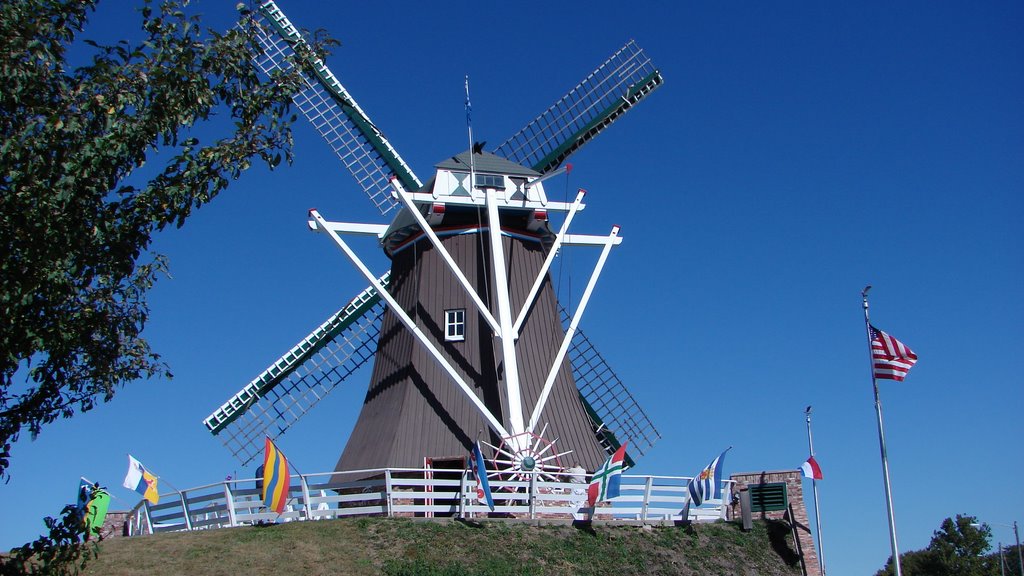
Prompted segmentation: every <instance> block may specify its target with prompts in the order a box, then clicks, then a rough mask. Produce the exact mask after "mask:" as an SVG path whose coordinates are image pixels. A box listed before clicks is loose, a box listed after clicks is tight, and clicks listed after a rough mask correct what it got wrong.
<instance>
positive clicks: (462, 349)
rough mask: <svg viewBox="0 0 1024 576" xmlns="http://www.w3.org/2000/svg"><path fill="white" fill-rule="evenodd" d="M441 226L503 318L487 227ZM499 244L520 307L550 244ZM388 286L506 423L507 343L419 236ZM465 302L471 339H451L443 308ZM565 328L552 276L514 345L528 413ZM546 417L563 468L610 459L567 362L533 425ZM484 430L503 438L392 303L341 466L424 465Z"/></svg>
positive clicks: (460, 448) (399, 255) (401, 254)
mask: <svg viewBox="0 0 1024 576" xmlns="http://www.w3.org/2000/svg"><path fill="white" fill-rule="evenodd" d="M437 231H438V233H439V235H442V234H447V235H446V236H442V243H443V245H444V247H445V249H446V250H448V251H449V253H450V254H451V255H452V257H453V259H454V260H455V261H456V262H457V263H458V265H459V267H460V268H461V269H462V271H463V273H464V274H465V276H466V277H467V278H468V279H469V281H470V282H471V283H473V284H474V285H475V288H476V290H477V293H478V294H479V295H480V297H481V299H483V300H484V301H485V302H490V304H489V305H490V306H491V310H492V314H494V315H495V316H497V311H496V307H495V306H494V304H493V289H492V288H493V287H491V286H490V284H491V283H492V282H493V276H492V274H491V272H490V254H489V251H488V242H489V239H488V238H487V234H488V232H487V231H486V230H484V231H483V232H477V231H473V230H465V229H463V230H461V231H451V230H448V231H445V230H443V229H439V230H437ZM503 246H504V249H505V259H506V264H507V266H508V275H509V292H510V298H511V301H512V305H513V311H514V312H516V313H517V312H518V310H519V309H520V308H521V307H522V305H523V302H524V300H525V299H526V296H527V293H528V292H529V290H530V287H531V286H532V283H533V281H534V279H535V278H536V276H537V273H538V272H539V270H540V269H541V266H542V264H543V261H544V258H545V256H546V254H545V248H544V245H543V244H542V242H541V241H540V238H536V237H532V236H530V235H528V234H523V235H520V234H518V233H517V234H516V235H515V236H507V235H506V236H504V237H503ZM390 286H391V287H390V289H389V291H390V292H391V293H392V294H393V295H394V296H395V298H396V300H397V301H398V302H399V303H400V304H401V306H402V307H403V308H404V309H405V311H406V312H407V313H409V315H410V316H412V317H413V318H414V319H415V321H416V324H417V325H418V326H419V327H420V329H421V330H422V331H423V332H424V333H425V334H427V336H428V338H429V339H430V340H431V341H432V342H433V343H434V344H435V345H436V346H437V348H438V349H439V350H442V352H443V353H444V354H445V355H446V356H447V359H448V360H449V362H450V363H451V364H452V365H453V366H455V367H456V368H457V370H458V371H459V372H460V374H461V376H462V377H463V378H464V379H465V381H466V382H467V383H469V384H470V386H472V387H473V389H474V390H475V392H476V394H477V396H478V397H479V398H480V399H481V400H482V401H483V402H484V403H485V404H486V405H487V406H488V408H489V409H490V410H491V412H492V413H493V414H495V415H496V416H497V417H499V418H500V419H501V420H502V423H503V424H504V425H505V426H506V428H507V427H508V409H507V402H508V399H507V397H506V393H505V385H504V382H503V381H502V374H503V366H502V365H501V344H500V342H499V341H498V340H497V338H495V337H493V335H492V333H491V330H490V327H489V326H488V325H487V323H486V321H484V320H483V318H481V317H480V315H479V314H478V313H475V309H474V305H473V302H472V301H471V300H470V299H469V297H468V296H467V295H466V293H465V291H464V290H463V289H462V287H461V285H459V283H458V281H457V280H456V279H455V276H454V275H453V274H452V272H451V270H450V269H448V267H447V266H446V265H445V263H444V262H443V260H442V259H441V257H440V255H438V253H437V251H436V250H435V249H434V247H433V246H432V245H431V244H430V242H429V241H427V240H426V239H425V238H420V239H419V240H418V241H413V242H410V243H409V244H408V245H407V246H405V247H403V248H402V249H401V250H399V251H397V252H396V253H395V254H394V255H393V257H392V269H391V285H390ZM459 308H461V309H465V310H466V326H465V340H464V341H460V342H446V341H445V338H444V319H445V316H444V314H445V310H450V309H459ZM563 334H564V331H563V329H562V324H561V322H560V320H559V315H558V311H557V302H556V300H555V295H554V292H553V290H552V287H551V282H550V278H549V279H548V280H547V281H546V282H545V284H544V286H543V288H542V290H541V292H540V294H539V295H538V297H537V301H536V303H535V304H534V307H533V309H532V310H531V312H530V314H529V316H528V317H527V319H526V321H525V322H524V324H523V328H522V330H521V332H520V338H519V340H518V341H517V344H516V356H517V358H518V361H519V366H520V385H521V390H522V398H523V403H524V407H523V413H524V414H526V415H527V416H529V414H531V412H532V410H533V407H534V406H535V405H536V403H537V399H538V398H539V396H540V392H541V389H542V387H543V385H544V380H545V379H546V377H547V373H548V370H549V369H550V366H551V363H552V360H553V359H554V357H555V354H556V352H557V350H558V346H559V344H560V343H561V339H562V337H563ZM544 424H547V425H548V428H547V431H546V432H545V434H544V436H545V438H547V439H548V440H555V439H556V438H557V442H556V444H555V448H557V450H558V451H559V452H564V451H566V450H572V454H570V455H567V456H564V457H562V459H561V461H562V464H563V465H564V466H566V467H568V466H572V465H573V464H576V463H578V464H579V465H580V466H583V467H584V468H586V469H588V470H594V469H595V468H597V467H598V466H600V465H601V463H602V462H603V461H604V459H605V457H606V454H605V452H604V450H603V449H602V448H601V446H600V444H599V443H598V441H597V439H596V437H595V434H594V429H593V426H592V425H591V421H590V419H589V417H588V416H587V413H586V411H585V409H584V408H583V405H582V403H581V401H580V399H579V394H578V392H577V389H576V385H575V382H574V381H573V377H572V370H571V368H570V366H569V363H568V361H563V363H562V366H561V368H560V370H559V373H558V377H557V379H556V382H555V385H554V388H553V390H552V392H551V396H550V398H549V399H548V401H547V404H546V405H545V409H544V412H543V415H542V417H541V419H540V424H539V425H538V429H537V430H535V432H538V433H539V432H540V429H541V428H542V427H543V426H544ZM478 435H479V437H480V439H481V440H485V441H487V442H490V443H491V444H494V445H498V444H499V442H500V438H496V437H495V434H494V433H493V432H492V431H490V430H489V428H488V426H487V423H486V421H485V420H484V419H483V417H482V416H481V415H480V413H479V412H478V411H477V409H476V408H475V407H474V406H473V405H472V404H471V403H470V401H469V400H468V399H467V398H466V397H465V395H464V393H463V392H462V391H461V390H459V389H458V387H457V386H456V385H455V384H454V383H453V382H452V381H451V379H450V377H449V376H448V375H447V373H446V372H445V371H444V370H443V369H442V368H441V367H440V366H438V365H437V364H436V362H435V360H434V359H433V357H432V356H431V355H430V353H429V352H427V351H426V350H425V349H424V347H423V346H422V345H421V344H419V343H418V342H416V340H415V338H414V336H413V335H412V334H411V333H410V332H409V330H407V329H406V328H405V327H404V326H402V325H401V323H400V322H399V321H398V320H397V318H396V317H395V315H394V314H392V313H391V312H390V310H389V311H388V312H386V313H385V315H384V318H383V322H382V325H381V332H380V340H379V342H378V346H377V355H376V358H375V362H374V367H373V373H372V376H371V378H370V384H369V387H368V389H367V393H366V398H365V400H364V402H363V408H362V411H361V412H360V414H359V418H358V420H357V421H356V424H355V427H354V429H353V431H352V434H351V436H350V438H349V440H348V443H347V444H346V446H345V449H344V451H343V453H342V455H341V457H340V458H339V460H338V464H337V466H336V470H359V469H367V468H384V467H417V468H418V467H422V466H424V462H425V458H431V459H438V458H458V457H462V456H466V455H467V454H468V453H469V452H470V450H471V449H472V444H473V442H474V441H475V440H476V439H477V437H478ZM485 455H486V450H485Z"/></svg>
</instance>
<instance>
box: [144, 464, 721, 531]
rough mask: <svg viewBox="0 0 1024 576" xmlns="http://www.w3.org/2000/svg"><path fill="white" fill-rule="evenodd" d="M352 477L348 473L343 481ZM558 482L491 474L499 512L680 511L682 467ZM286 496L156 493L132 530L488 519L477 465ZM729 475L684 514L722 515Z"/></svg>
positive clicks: (621, 516) (365, 474) (664, 514)
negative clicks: (601, 482)
mask: <svg viewBox="0 0 1024 576" xmlns="http://www.w3.org/2000/svg"><path fill="white" fill-rule="evenodd" d="M346 477H348V478H352V480H346ZM559 479H561V480H564V481H560V482H551V481H546V480H542V479H541V478H540V477H539V476H537V475H533V476H528V477H526V478H525V479H520V480H496V479H492V480H491V481H490V485H491V491H492V494H493V497H494V503H495V510H494V512H495V514H496V515H500V516H504V517H515V518H529V519H545V518H546V519H564V520H570V519H575V520H597V521H616V522H622V523H637V524H669V523H675V522H679V521H681V520H682V517H681V512H682V508H683V505H684V503H685V500H686V485H687V482H688V481H689V480H690V478H688V477H685V476H640V475H634V474H623V475H622V479H621V488H620V494H619V496H618V497H616V498H614V499H612V500H611V501H608V502H603V503H599V504H598V506H596V507H595V508H593V509H591V508H588V507H587V496H586V488H587V485H586V478H585V477H584V476H583V475H579V476H575V477H574V475H572V474H560V475H559ZM290 480H291V483H290V486H289V490H288V503H287V506H286V508H285V511H284V513H283V514H281V515H280V516H279V515H277V514H275V513H273V512H271V511H268V510H267V508H266V507H265V506H264V505H263V502H262V500H261V499H260V494H259V492H258V491H257V489H256V479H255V478H249V479H243V480H238V481H224V482H219V483H216V484H207V485H205V486H198V487H196V488H189V489H187V490H182V491H181V492H180V493H179V492H171V493H167V494H161V495H160V504H157V505H150V504H149V502H147V501H146V500H142V501H141V502H139V503H138V504H137V505H136V506H135V507H134V508H133V509H132V510H131V512H130V513H129V515H128V535H129V536H134V535H138V534H153V533H158V532H174V531H185V530H205V529H211V528H227V527H231V526H244V525H251V524H257V523H274V522H293V521H303V520H321V519H325V518H340V517H345V516H410V517H411V516H419V517H451V516H455V517H460V518H478V519H479V518H487V517H488V514H489V512H490V510H489V509H488V508H487V506H486V504H484V503H481V502H477V499H476V492H475V486H476V484H475V481H474V479H473V476H472V474H471V473H469V472H468V471H467V472H460V471H457V470H437V469H416V468H387V469H380V470H358V471H353V472H322V473H317V474H303V475H294V476H291V479H290ZM730 497H731V481H725V482H724V487H723V497H722V499H720V500H719V499H716V500H709V501H707V502H705V503H704V504H703V505H702V506H700V507H691V508H690V512H689V517H688V520H690V521H711V520H718V519H724V518H725V510H726V506H724V505H723V501H724V502H726V503H727V502H729V501H730Z"/></svg>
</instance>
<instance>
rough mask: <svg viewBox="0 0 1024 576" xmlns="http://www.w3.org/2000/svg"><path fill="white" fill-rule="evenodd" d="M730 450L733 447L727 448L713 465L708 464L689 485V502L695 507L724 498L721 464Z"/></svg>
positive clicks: (712, 462)
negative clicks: (707, 501) (706, 501)
mask: <svg viewBox="0 0 1024 576" xmlns="http://www.w3.org/2000/svg"><path fill="white" fill-rule="evenodd" d="M729 450H732V446H730V447H729V448H726V449H725V451H723V452H722V453H721V454H719V455H718V458H715V459H714V460H712V461H711V464H708V465H707V467H706V468H704V469H703V470H701V471H700V474H698V475H697V476H696V477H695V478H693V479H691V480H690V482H689V483H688V484H687V489H688V490H689V492H690V499H689V502H692V503H693V505H694V506H700V505H701V504H703V503H704V501H705V500H711V499H714V498H721V497H722V468H721V464H722V461H723V460H724V459H725V453H726V452H728V451H729Z"/></svg>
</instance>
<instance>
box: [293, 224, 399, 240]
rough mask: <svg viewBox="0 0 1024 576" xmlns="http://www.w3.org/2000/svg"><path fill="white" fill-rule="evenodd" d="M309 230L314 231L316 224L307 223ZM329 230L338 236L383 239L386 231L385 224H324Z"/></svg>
mask: <svg viewBox="0 0 1024 576" xmlns="http://www.w3.org/2000/svg"><path fill="white" fill-rule="evenodd" d="M307 224H308V226H309V229H310V230H316V227H317V223H316V222H315V221H313V220H310V221H308V222H307ZM325 224H326V225H327V226H329V227H330V228H329V229H330V230H333V231H334V232H337V233H338V234H356V235H360V236H376V237H377V238H383V237H384V233H385V232H387V231H388V226H387V224H362V223H359V222H326V223H325Z"/></svg>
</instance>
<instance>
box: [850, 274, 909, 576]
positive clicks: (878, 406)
mask: <svg viewBox="0 0 1024 576" xmlns="http://www.w3.org/2000/svg"><path fill="white" fill-rule="evenodd" d="M868 290H871V285H870V284H869V285H867V286H865V287H864V290H862V291H861V293H860V296H861V299H862V301H863V303H864V330H865V332H866V333H867V336H868V367H869V368H870V369H871V385H872V386H873V387H874V389H875V414H876V415H877V417H878V446H879V448H880V449H881V452H882V480H883V481H884V483H885V506H886V509H887V510H888V513H889V543H890V544H891V545H892V565H893V568H895V570H896V572H895V573H896V576H903V572H902V571H901V570H900V552H899V549H898V548H897V546H896V517H895V515H894V514H893V511H892V489H891V488H890V487H889V458H888V456H887V455H886V451H885V432H884V431H883V428H882V401H881V400H880V399H879V397H878V379H877V378H875V361H874V356H873V354H872V352H871V320H870V319H869V318H868Z"/></svg>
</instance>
